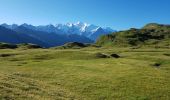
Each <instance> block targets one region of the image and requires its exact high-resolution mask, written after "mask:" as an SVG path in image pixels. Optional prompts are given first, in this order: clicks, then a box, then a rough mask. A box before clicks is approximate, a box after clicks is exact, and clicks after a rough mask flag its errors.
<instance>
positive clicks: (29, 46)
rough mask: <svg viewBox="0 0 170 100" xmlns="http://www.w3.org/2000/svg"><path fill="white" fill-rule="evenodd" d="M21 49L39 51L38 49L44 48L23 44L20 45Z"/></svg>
mask: <svg viewBox="0 0 170 100" xmlns="http://www.w3.org/2000/svg"><path fill="white" fill-rule="evenodd" d="M18 47H19V48H24V49H38V48H42V47H41V46H39V45H36V44H30V43H23V44H18Z"/></svg>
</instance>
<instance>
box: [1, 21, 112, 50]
mask: <svg viewBox="0 0 170 100" xmlns="http://www.w3.org/2000/svg"><path fill="white" fill-rule="evenodd" d="M112 32H115V30H112V29H111V28H102V27H99V26H96V25H91V24H86V23H82V22H77V23H67V24H56V25H40V26H33V25H29V24H26V23H25V24H22V25H17V24H12V25H8V24H5V23H4V24H1V25H0V42H7V43H13V44H17V43H33V44H38V45H40V46H43V47H52V46H59V45H63V44H65V43H67V42H82V43H93V42H94V41H96V39H97V38H98V37H99V36H101V35H105V34H109V33H112Z"/></svg>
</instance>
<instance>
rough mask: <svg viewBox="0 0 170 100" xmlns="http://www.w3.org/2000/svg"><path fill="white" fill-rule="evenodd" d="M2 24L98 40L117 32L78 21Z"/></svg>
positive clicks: (12, 27) (9, 26)
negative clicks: (102, 36)
mask: <svg viewBox="0 0 170 100" xmlns="http://www.w3.org/2000/svg"><path fill="white" fill-rule="evenodd" d="M1 26H4V27H6V28H9V29H15V28H16V27H18V26H24V27H26V28H28V29H31V30H36V31H42V32H48V33H55V34H67V35H70V34H76V35H80V36H85V37H87V38H89V39H92V40H96V39H97V38H98V37H99V36H101V35H104V34H108V33H111V32H115V30H113V29H111V28H109V27H107V28H102V27H99V26H96V25H93V24H87V23H83V22H77V23H67V24H56V25H52V24H50V25H39V26H33V25H29V24H26V23H24V24H22V25H17V24H13V25H7V24H2V25H1Z"/></svg>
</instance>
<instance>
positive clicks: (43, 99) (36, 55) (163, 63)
mask: <svg viewBox="0 0 170 100" xmlns="http://www.w3.org/2000/svg"><path fill="white" fill-rule="evenodd" d="M96 53H104V54H108V55H109V54H112V53H116V54H118V55H120V58H98V57H96V56H95V54H96ZM0 100H170V49H160V48H158V49H155V48H153V49H150V48H147V49H146V48H144V49H142V48H140V49H130V48H92V47H91V48H88V47H87V48H83V49H25V50H24V49H0Z"/></svg>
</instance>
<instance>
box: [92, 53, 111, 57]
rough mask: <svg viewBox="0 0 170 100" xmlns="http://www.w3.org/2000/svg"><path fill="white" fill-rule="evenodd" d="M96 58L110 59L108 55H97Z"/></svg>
mask: <svg viewBox="0 0 170 100" xmlns="http://www.w3.org/2000/svg"><path fill="white" fill-rule="evenodd" d="M95 56H96V57H97V58H109V56H108V55H106V54H103V53H96V54H95Z"/></svg>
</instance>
